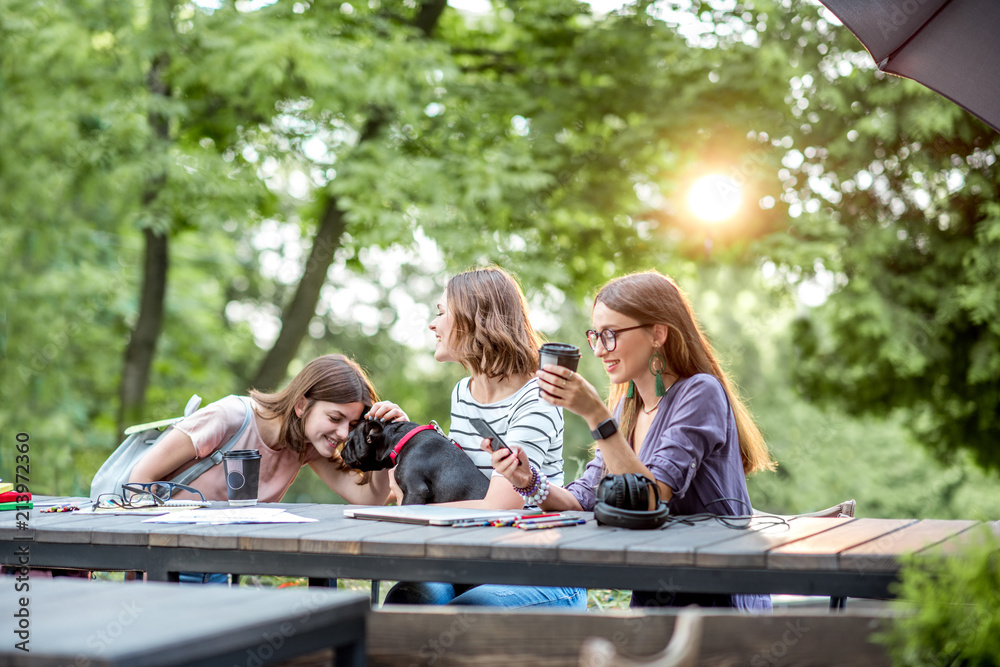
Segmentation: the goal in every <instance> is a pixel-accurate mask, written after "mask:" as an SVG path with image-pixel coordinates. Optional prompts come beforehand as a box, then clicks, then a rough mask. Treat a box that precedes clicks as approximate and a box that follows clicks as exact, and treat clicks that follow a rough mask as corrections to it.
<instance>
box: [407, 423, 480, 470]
mask: <svg viewBox="0 0 1000 667" xmlns="http://www.w3.org/2000/svg"><path fill="white" fill-rule="evenodd" d="M421 431H438V432H439V433H440V429H439V428H438V425H437V424H433V423H432V424H427V425H426V426H418V427H417V428H415V429H413V430H412V431H410V432H409V433H407V434H406V435H404V436H403V439H402V440H400V441H399V442H397V443H396V446H395V447H393V448H392V451H391V452H389V460H390V461H392V465H396V457H397V456H399V453H400V452H401V451H403V446H404V445H405V444H406V443H408V442H409V441H410V438H412V437H413V436H415V435H416V434H417V433H420V432H421ZM442 435H444V434H443V433H442ZM452 442H453V443H454V444H455V446H456V447H458V448H459V449H461V448H462V446H461V445H460V444H458V443H457V442H455V441H454V440H452Z"/></svg>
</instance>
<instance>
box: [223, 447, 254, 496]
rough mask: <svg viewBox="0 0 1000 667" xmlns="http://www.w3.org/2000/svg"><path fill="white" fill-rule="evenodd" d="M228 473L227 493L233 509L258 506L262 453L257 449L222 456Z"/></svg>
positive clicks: (237, 451)
mask: <svg viewBox="0 0 1000 667" xmlns="http://www.w3.org/2000/svg"><path fill="white" fill-rule="evenodd" d="M222 465H223V468H224V469H225V472H226V493H227V494H228V495H229V505H230V506H231V507H247V506H248V505H256V504H257V487H258V485H259V484H260V452H259V451H257V450H256V449H238V450H236V451H232V452H226V453H225V454H223V455H222Z"/></svg>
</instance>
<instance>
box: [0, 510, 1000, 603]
mask: <svg viewBox="0 0 1000 667" xmlns="http://www.w3.org/2000/svg"><path fill="white" fill-rule="evenodd" d="M223 505H224V504H223ZM274 506H277V507H284V508H286V509H289V510H290V511H293V512H294V513H296V514H299V515H301V516H307V517H314V518H317V519H319V521H317V522H315V523H306V524H275V525H247V524H244V525H228V526H195V525H163V524H150V523H143V522H142V518H138V517H131V516H78V515H75V514H39V513H38V512H37V511H35V512H33V513H32V517H31V521H30V524H29V525H30V528H29V530H27V531H25V530H18V528H17V527H16V524H15V521H14V517H12V516H0V543H2V544H0V562H2V563H3V564H5V565H16V564H17V557H16V556H15V549H16V548H17V545H24V544H26V543H27V544H29V546H30V562H31V565H32V566H33V567H73V568H84V569H104V570H116V569H117V570H142V571H145V572H146V573H147V578H148V579H152V580H163V581H169V580H176V576H177V571H179V570H196V571H204V572H231V573H236V574H270V575H279V576H308V577H310V578H313V579H319V580H323V579H339V578H360V579H383V580H409V581H451V582H455V583H498V584H527V585H550V586H579V587H585V588H620V589H637V590H651V591H660V590H662V591H694V592H730V593H787V594H799V595H826V596H831V597H835V598H843V597H875V598H879V597H890V596H891V594H892V593H891V591H890V585H891V584H892V583H893V582H894V581H895V579H896V577H897V573H898V569H899V562H898V557H899V555H900V554H902V553H906V552H918V553H926V554H930V553H932V547H935V545H941V548H944V549H947V548H948V545H949V544H954V543H956V542H960V541H961V540H962V539H963V534H965V535H967V534H968V532H969V530H970V529H971V528H972V527H973V526H975V525H977V524H978V523H979V522H976V521H940V520H917V519H848V518H844V519H828V518H822V519H820V518H796V519H791V520H789V521H788V523H787V524H785V525H779V526H771V527H766V524H767V521H768V520H767V519H766V518H756V519H754V521H753V523H752V529H750V530H733V529H730V528H727V527H724V526H722V525H719V524H718V523H714V522H708V523H700V524H696V525H693V526H674V527H669V528H665V529H660V530H655V531H630V530H622V529H616V528H609V527H599V526H597V525H596V523H595V522H594V521H593V515H592V514H590V513H580V514H581V515H582V516H584V517H587V518H588V519H590V520H589V521H588V522H587V523H586V524H585V525H581V526H573V527H566V528H558V529H551V530H539V531H523V530H519V529H516V528H449V527H422V526H412V525H407V524H400V523H388V522H378V521H364V520H357V519H349V518H345V517H344V516H343V510H344V509H345V507H346V506H344V505H316V504H310V505H294V504H276V505H274ZM4 514H5V515H12V514H14V513H13V512H7V513H4ZM993 529H994V530H996V524H993ZM29 537H30V540H31V541H30V542H26V540H27V539H28V538H29Z"/></svg>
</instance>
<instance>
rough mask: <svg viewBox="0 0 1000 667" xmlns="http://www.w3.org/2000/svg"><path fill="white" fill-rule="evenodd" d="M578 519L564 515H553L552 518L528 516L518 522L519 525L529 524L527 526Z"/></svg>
mask: <svg viewBox="0 0 1000 667" xmlns="http://www.w3.org/2000/svg"><path fill="white" fill-rule="evenodd" d="M578 518H579V517H575V516H565V515H563V514H553V515H551V516H546V517H538V516H526V517H521V519H519V520H518V523H527V524H532V523H551V522H553V521H560V520H566V521H575V520H577V519H578Z"/></svg>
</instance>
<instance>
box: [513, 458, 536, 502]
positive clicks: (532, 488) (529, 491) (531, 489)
mask: <svg viewBox="0 0 1000 667" xmlns="http://www.w3.org/2000/svg"><path fill="white" fill-rule="evenodd" d="M528 469H529V470H530V471H531V481H530V482H529V483H528V486H526V487H524V488H523V489H522V488H521V487H518V486H515V487H514V490H515V491H517V492H518V494H519V495H522V496H525V497H527V496H531V495H534V494H535V492H536V491H538V486H539V484H540V483H541V478H540V477H539V473H538V469H537V468H536V467H535V466H529V467H528Z"/></svg>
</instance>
